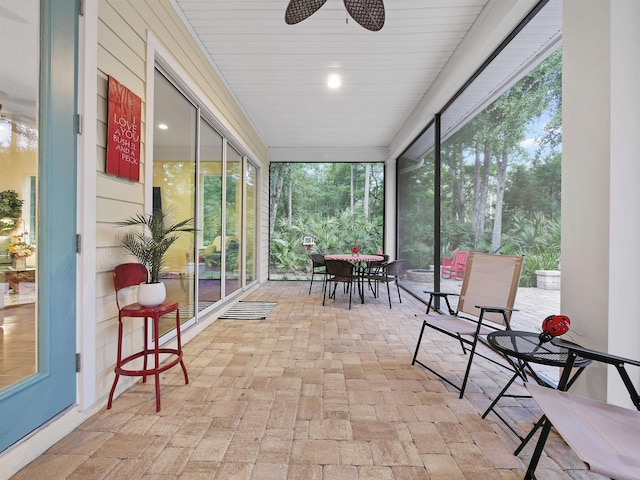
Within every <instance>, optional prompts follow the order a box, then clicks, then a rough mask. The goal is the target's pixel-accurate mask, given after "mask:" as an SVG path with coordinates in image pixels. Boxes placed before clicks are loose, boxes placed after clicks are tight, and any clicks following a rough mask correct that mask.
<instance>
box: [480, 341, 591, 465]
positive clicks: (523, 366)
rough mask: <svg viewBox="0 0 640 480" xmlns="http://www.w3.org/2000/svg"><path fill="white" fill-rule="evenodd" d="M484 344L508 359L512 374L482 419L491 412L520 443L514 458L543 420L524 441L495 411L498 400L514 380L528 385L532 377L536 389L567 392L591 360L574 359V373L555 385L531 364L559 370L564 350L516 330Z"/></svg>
mask: <svg viewBox="0 0 640 480" xmlns="http://www.w3.org/2000/svg"><path fill="white" fill-rule="evenodd" d="M487 342H488V344H489V345H490V346H491V347H492V348H493V349H494V350H496V351H497V352H499V353H501V354H502V355H503V356H504V357H505V358H506V359H507V361H508V362H509V363H510V364H511V366H512V367H513V371H514V373H513V376H512V377H511V379H510V380H509V381H508V382H507V384H506V385H505V386H504V388H503V389H502V390H501V391H500V393H499V394H498V396H497V397H496V398H495V399H494V400H493V402H492V403H491V405H490V406H489V408H487V410H486V411H485V412H484V413H483V414H482V418H485V417H486V416H487V415H488V414H489V412H491V411H492V410H493V413H495V414H496V416H497V417H498V418H499V419H500V420H501V421H502V422H503V423H504V424H505V425H506V426H507V427H508V428H509V430H511V431H512V432H513V433H514V434H515V435H516V436H517V437H518V438H519V439H520V441H521V443H520V445H519V446H518V448H517V449H516V450H515V452H514V454H515V455H518V454H519V453H520V451H521V450H522V449H523V448H524V446H525V445H526V444H527V442H528V441H529V440H530V439H531V437H532V436H533V435H534V434H535V432H536V431H537V430H538V428H540V427H541V426H542V425H543V423H544V416H543V417H542V418H541V419H539V420H538V421H537V422H536V423H535V424H534V426H533V429H532V430H531V431H530V432H529V433H528V434H527V435H526V436H525V437H522V436H520V435H519V434H518V432H517V431H516V430H515V429H514V428H513V426H511V425H510V424H509V422H507V421H506V419H504V418H503V417H502V415H500V414H499V413H498V412H496V411H495V410H494V407H495V406H496V404H497V403H498V401H499V400H500V398H502V397H503V396H505V394H506V392H507V390H508V389H509V387H510V386H511V385H512V384H513V382H514V381H515V380H516V379H517V378H522V379H523V380H524V381H527V379H528V378H529V377H531V378H533V379H534V380H535V381H536V383H538V384H539V385H542V386H545V387H549V388H556V389H557V390H561V391H566V390H568V389H569V388H570V387H571V385H573V383H574V382H575V381H576V379H577V378H578V376H579V375H580V374H581V373H582V371H583V370H584V369H585V367H586V366H587V365H589V364H590V363H591V360H589V359H585V358H581V357H579V358H577V359H576V360H575V362H574V364H573V365H574V367H575V368H577V370H576V371H575V373H574V374H573V375H572V376H571V377H570V378H567V379H566V380H563V381H561V382H560V383H559V384H558V385H555V384H553V383H552V382H551V381H549V380H548V379H546V378H544V377H542V376H541V375H539V374H537V373H536V372H535V370H534V369H533V368H532V366H531V364H532V363H533V364H540V365H548V366H552V367H559V368H560V367H564V366H565V365H566V364H567V360H568V358H569V351H568V350H567V349H566V348H563V347H560V346H558V345H555V344H554V343H552V342H548V341H542V340H541V339H540V334H539V333H535V332H524V331H519V330H501V331H497V332H492V333H490V334H488V335H487ZM512 396H516V395H512ZM527 397H528V395H527Z"/></svg>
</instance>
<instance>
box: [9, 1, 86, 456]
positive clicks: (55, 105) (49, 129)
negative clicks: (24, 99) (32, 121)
mask: <svg viewBox="0 0 640 480" xmlns="http://www.w3.org/2000/svg"><path fill="white" fill-rule="evenodd" d="M40 45H41V46H40V49H41V67H40V71H41V73H40V126H39V138H40V146H39V148H40V150H39V151H40V162H39V163H40V171H39V196H40V209H39V218H38V222H39V225H38V231H39V234H38V239H37V244H38V304H37V306H38V325H39V327H38V335H39V338H38V340H39V357H38V363H39V372H38V373H37V374H36V375H33V376H31V377H29V378H28V379H25V380H24V381H22V382H19V383H18V384H16V385H13V386H12V387H9V388H7V389H4V390H2V393H1V394H0V451H1V450H4V449H6V448H7V447H8V446H10V445H11V444H13V443H15V442H16V441H17V440H19V439H20V438H22V437H24V436H25V435H27V434H28V433H29V432H32V431H33V430H35V429H37V428H38V427H39V426H41V425H43V424H44V423H46V422H47V421H49V420H50V419H52V418H53V417H55V416H56V415H57V414H58V413H60V412H62V411H64V410H65V409H67V408H68V407H69V406H70V405H73V404H74V403H75V401H76V373H75V353H76V251H75V236H76V231H77V230H76V210H77V209H76V198H77V173H76V168H77V160H76V159H77V146H76V145H77V139H76V112H77V103H76V102H77V100H76V99H77V90H78V88H77V87H78V86H77V64H78V58H77V56H78V53H77V46H78V2H77V0H42V2H41V44H40Z"/></svg>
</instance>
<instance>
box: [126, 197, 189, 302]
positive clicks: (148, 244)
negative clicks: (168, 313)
mask: <svg viewBox="0 0 640 480" xmlns="http://www.w3.org/2000/svg"><path fill="white" fill-rule="evenodd" d="M118 225H119V226H121V227H128V226H138V227H144V228H143V230H139V229H138V230H129V231H127V232H124V233H123V234H122V235H121V236H120V243H121V245H122V247H124V249H125V250H127V251H128V252H129V253H130V254H131V255H133V256H134V257H136V258H137V259H138V261H139V262H140V263H141V264H142V265H144V266H145V267H147V271H148V272H149V277H148V278H147V281H146V282H145V283H143V284H141V285H140V287H139V288H138V303H140V304H141V305H143V306H147V307H151V306H156V305H160V304H161V303H162V302H164V300H165V298H166V289H165V286H164V283H162V282H160V271H161V270H162V267H163V266H164V265H165V254H166V253H167V250H169V247H170V246H171V245H173V243H174V242H175V241H176V240H177V239H178V237H179V235H180V233H182V232H189V233H193V232H195V231H196V230H195V228H193V218H188V219H186V220H182V221H180V222H176V221H174V220H173V219H172V212H170V211H166V210H156V211H154V212H153V213H151V214H147V215H143V214H137V215H135V216H133V217H129V218H128V219H126V220H124V221H122V222H118Z"/></svg>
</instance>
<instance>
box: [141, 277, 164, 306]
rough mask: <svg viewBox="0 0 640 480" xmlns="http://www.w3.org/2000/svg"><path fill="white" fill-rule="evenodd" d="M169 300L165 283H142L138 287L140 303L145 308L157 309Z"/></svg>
mask: <svg viewBox="0 0 640 480" xmlns="http://www.w3.org/2000/svg"><path fill="white" fill-rule="evenodd" d="M166 298H167V290H166V288H165V286H164V283H162V282H158V283H141V284H140V286H139V287H138V303H139V304H140V305H142V306H143V307H157V306H158V305H160V304H161V303H162V302H164V301H165V299H166Z"/></svg>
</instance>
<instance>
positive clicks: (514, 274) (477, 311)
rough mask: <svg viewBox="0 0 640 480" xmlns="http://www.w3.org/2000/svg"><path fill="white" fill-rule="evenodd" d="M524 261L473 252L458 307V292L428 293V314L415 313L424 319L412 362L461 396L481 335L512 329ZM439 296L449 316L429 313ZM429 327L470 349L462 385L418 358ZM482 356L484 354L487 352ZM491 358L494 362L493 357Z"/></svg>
mask: <svg viewBox="0 0 640 480" xmlns="http://www.w3.org/2000/svg"><path fill="white" fill-rule="evenodd" d="M523 261H524V257H517V256H507V255H491V254H488V253H476V252H472V253H470V254H469V257H468V260H467V269H466V272H465V275H464V280H463V282H462V290H461V291H460V295H459V297H460V298H459V299H458V306H457V310H453V309H452V308H451V305H450V303H449V296H452V295H457V294H452V293H443V292H425V293H429V294H430V297H429V304H428V305H427V312H426V314H417V315H416V316H417V317H419V318H422V320H423V322H422V329H421V330H420V336H419V337H418V343H417V345H416V351H415V354H414V355H413V362H412V365H414V364H416V363H417V364H418V365H421V366H422V367H424V368H426V369H427V370H429V371H430V372H431V373H433V374H434V375H436V376H437V377H439V378H440V379H442V380H443V381H445V382H447V383H448V384H449V385H451V386H453V387H454V388H456V389H457V390H460V398H462V397H463V395H464V390H465V388H466V386H467V380H468V379H469V372H470V371H471V364H472V362H473V357H474V355H476V354H477V355H480V354H478V353H477V352H476V345H477V342H478V339H479V337H480V336H484V335H487V334H488V333H490V332H492V331H495V330H498V329H505V328H507V329H508V328H510V326H509V321H510V320H511V314H512V312H513V311H514V308H513V304H514V302H515V299H516V292H517V290H518V282H519V281H520V272H521V270H522V263H523ZM438 297H439V298H441V299H444V301H445V303H446V305H447V309H448V310H449V315H443V314H440V315H434V314H431V313H429V312H430V311H431V310H432V305H433V301H434V299H435V298H438ZM438 313H439V312H438ZM426 327H429V328H432V329H434V330H436V331H438V332H440V333H443V334H445V335H448V336H450V337H454V338H456V339H458V341H459V342H460V346H461V347H462V351H463V353H465V354H466V353H467V350H468V351H469V358H468V361H467V367H466V371H465V374H464V378H463V380H462V384H461V385H458V384H456V383H454V382H452V381H451V380H450V379H449V378H446V377H445V376H444V375H443V374H442V373H440V372H437V371H435V370H434V369H433V368H431V367H429V366H427V365H426V364H424V363H423V362H421V361H419V360H418V353H419V351H420V344H421V343H422V336H423V335H424V331H425V328H426ZM480 356H482V357H484V355H480ZM484 358H487V357H484ZM489 360H491V361H493V360H492V359H490V358H489Z"/></svg>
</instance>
